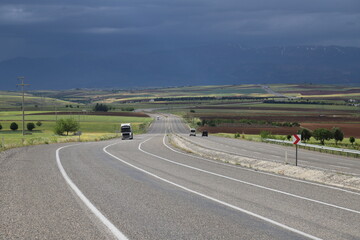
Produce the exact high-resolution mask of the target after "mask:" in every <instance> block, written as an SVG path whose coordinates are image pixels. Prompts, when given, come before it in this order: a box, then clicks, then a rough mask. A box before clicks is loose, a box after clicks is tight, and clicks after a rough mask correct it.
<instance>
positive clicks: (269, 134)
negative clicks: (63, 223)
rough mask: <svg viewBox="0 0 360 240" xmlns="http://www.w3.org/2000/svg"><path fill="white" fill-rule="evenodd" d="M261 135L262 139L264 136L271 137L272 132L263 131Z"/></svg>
mask: <svg viewBox="0 0 360 240" xmlns="http://www.w3.org/2000/svg"><path fill="white" fill-rule="evenodd" d="M260 137H261V138H262V139H264V138H271V137H272V135H271V132H269V131H261V132H260Z"/></svg>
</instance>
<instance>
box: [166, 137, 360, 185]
mask: <svg viewBox="0 0 360 240" xmlns="http://www.w3.org/2000/svg"><path fill="white" fill-rule="evenodd" d="M169 138H170V142H171V144H172V145H173V146H175V147H177V148H179V149H181V150H184V151H186V152H188V153H192V154H195V155H198V156H201V157H204V158H210V159H213V160H217V161H221V162H225V163H230V164H234V165H238V166H241V167H246V168H251V169H254V170H259V171H264V172H269V173H275V174H279V175H283V176H288V177H293V178H297V179H302V180H306V181H312V182H317V183H322V184H326V185H331V186H336V187H341V188H346V189H350V190H356V191H360V177H357V176H352V175H346V174H343V173H338V172H334V171H323V170H318V169H311V168H308V167H299V166H292V165H288V164H285V163H277V162H270V161H261V160H256V159H253V158H249V157H243V156H238V155H234V154H229V153H224V152H219V151H215V150H212V149H207V148H204V147H202V146H200V145H197V144H194V143H193V142H191V143H190V142H189V141H187V140H186V139H184V138H182V137H181V136H179V135H175V134H171V135H169Z"/></svg>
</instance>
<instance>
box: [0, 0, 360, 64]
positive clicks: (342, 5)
mask: <svg viewBox="0 0 360 240" xmlns="http://www.w3.org/2000/svg"><path fill="white" fill-rule="evenodd" d="M359 39H360V3H359V1H358V0H318V1H316V0H302V1H290V0H252V1H250V0H246V1H244V0H242V1H239V0H216V1H215V0H122V1H118V0H103V1H99V0H82V1H74V0H71V1H70V0H38V1H31V3H30V1H25V0H23V1H20V0H3V1H1V3H0V51H1V52H2V54H1V56H0V59H6V58H11V57H16V56H28V57H33V56H52V55H63V54H70V53H72V52H74V51H75V52H86V53H103V54H110V53H118V52H123V51H151V50H155V49H161V48H173V47H177V48H179V47H184V46H189V45H196V44H211V43H221V42H222V43H224V42H238V43H241V44H243V45H250V46H264V45H308V44H314V45H346V46H360V40H359Z"/></svg>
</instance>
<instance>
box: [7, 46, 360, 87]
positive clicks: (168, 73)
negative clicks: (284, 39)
mask: <svg viewBox="0 0 360 240" xmlns="http://www.w3.org/2000/svg"><path fill="white" fill-rule="evenodd" d="M20 75H23V76H26V79H27V80H28V81H29V82H30V83H31V84H32V86H31V88H32V89H70V88H106V87H109V88H133V87H154V86H182V85H219V84H245V83H253V84H257V83H262V84H270V83H313V84H322V83H326V84H337V83H341V84H359V83H360V48H353V47H337V46H330V47H316V46H293V47H266V48H245V47H242V46H241V45H237V44H226V45H213V46H202V47H193V48H187V49H177V50H168V51H158V52H152V53H144V54H129V53H126V54H122V55H116V56H93V55H86V54H79V55H67V56H63V57H53V58H16V59H11V60H7V61H3V62H0V79H1V82H2V89H5V90H13V89H14V88H15V84H16V77H17V76H20ZM9 79H10V80H11V79H13V80H14V81H9Z"/></svg>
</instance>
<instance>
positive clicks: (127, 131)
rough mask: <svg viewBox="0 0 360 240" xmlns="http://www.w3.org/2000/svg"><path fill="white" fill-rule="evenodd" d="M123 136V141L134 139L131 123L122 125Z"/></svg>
mask: <svg viewBox="0 0 360 240" xmlns="http://www.w3.org/2000/svg"><path fill="white" fill-rule="evenodd" d="M121 135H122V140H125V139H133V133H132V130H131V124H130V123H123V124H121Z"/></svg>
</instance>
